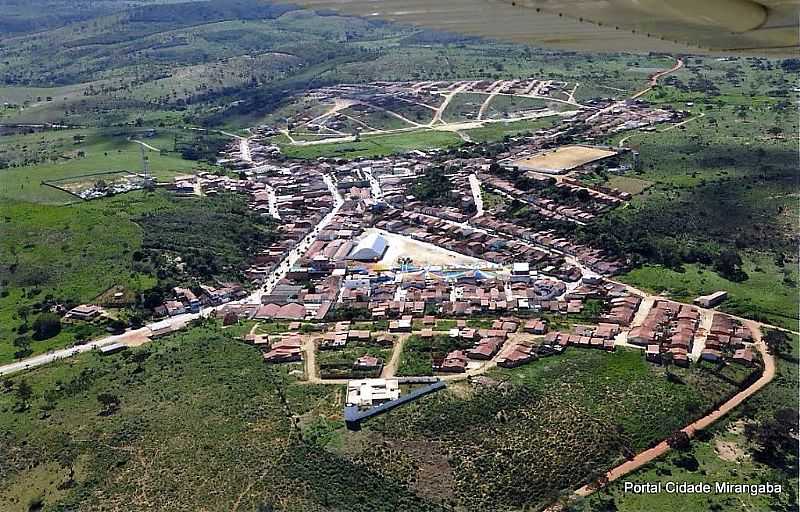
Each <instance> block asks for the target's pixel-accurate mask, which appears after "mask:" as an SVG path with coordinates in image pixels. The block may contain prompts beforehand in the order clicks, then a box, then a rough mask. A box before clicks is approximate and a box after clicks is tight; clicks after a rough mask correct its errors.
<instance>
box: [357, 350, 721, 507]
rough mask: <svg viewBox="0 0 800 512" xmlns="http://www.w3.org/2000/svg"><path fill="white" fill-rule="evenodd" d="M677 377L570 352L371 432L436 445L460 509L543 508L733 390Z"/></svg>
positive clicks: (394, 417) (395, 416)
mask: <svg viewBox="0 0 800 512" xmlns="http://www.w3.org/2000/svg"><path fill="white" fill-rule="evenodd" d="M677 371H678V372H679V373H680V375H679V378H678V379H674V380H668V379H666V378H665V377H664V372H663V371H662V370H659V369H655V368H653V367H651V366H650V365H648V364H647V363H645V362H644V361H643V360H642V357H641V354H640V353H638V352H628V351H620V352H617V353H613V354H606V353H601V352H597V351H580V350H572V351H568V352H567V353H566V354H564V355H563V356H559V357H554V358H548V359H544V360H541V361H538V362H536V363H533V364H530V365H528V366H526V367H523V368H520V369H518V370H502V371H495V372H494V373H491V374H490V375H489V376H490V377H491V378H493V379H495V381H496V382H495V385H494V386H489V387H478V388H477V389H475V390H474V391H472V392H470V393H467V396H464V394H463V393H462V392H458V393H456V392H454V393H439V394H437V395H434V396H431V397H430V398H425V399H424V400H421V401H419V402H416V403H414V404H411V405H409V406H406V407H404V408H402V409H400V410H398V411H396V412H393V413H392V414H391V415H389V416H386V417H385V418H383V419H378V420H375V421H374V422H371V423H369V428H370V429H372V430H377V431H378V432H381V433H382V434H384V435H386V436H387V437H389V438H396V437H399V438H400V439H402V440H404V443H406V444H409V445H413V444H414V442H416V441H421V440H423V439H424V440H426V442H429V443H430V442H431V441H433V442H434V446H435V445H439V446H441V448H440V449H439V451H438V453H439V454H440V455H439V456H440V457H446V460H448V461H449V463H450V464H449V469H448V472H451V473H452V476H453V479H454V483H453V489H451V492H452V493H454V495H455V496H456V497H457V500H458V501H460V502H461V503H463V504H464V505H465V506H466V505H468V506H469V507H472V508H491V509H493V510H505V509H509V508H513V509H518V508H522V507H525V506H530V505H537V504H538V505H542V504H546V503H549V502H552V501H554V500H555V499H556V498H557V497H558V495H559V494H560V492H561V491H562V489H565V488H570V487H572V486H574V485H575V484H576V483H577V482H578V481H582V480H588V479H590V478H591V477H592V476H593V475H596V474H598V472H599V471H601V470H604V469H606V468H608V467H609V466H610V465H612V464H614V463H615V462H619V461H620V460H621V459H622V458H624V457H627V456H629V455H631V454H632V453H635V452H638V451H640V450H642V449H644V448H647V447H648V446H649V445H651V444H652V443H654V442H655V441H657V440H660V439H663V438H664V437H666V436H667V435H669V434H670V433H671V432H673V431H674V430H676V429H678V428H680V427H682V426H683V425H685V424H686V423H688V421H689V420H690V419H692V418H695V417H698V416H699V415H701V414H702V412H703V411H705V410H707V409H709V408H710V407H712V406H713V405H714V404H716V403H717V402H718V401H719V400H720V399H721V398H722V397H724V396H726V395H727V394H729V393H730V392H731V391H733V389H734V388H733V386H731V385H730V384H729V383H727V382H724V381H722V380H720V379H718V378H716V377H714V376H713V375H710V374H703V373H701V372H700V371H699V370H695V369H692V370H682V369H677ZM503 381H505V383H504V384H501V382H503ZM645 404H647V405H645ZM654 404H658V406H656V407H654ZM445 454H448V455H445ZM530 461H536V465H535V466H531V464H530ZM386 466H389V467H391V463H390V462H387V463H386Z"/></svg>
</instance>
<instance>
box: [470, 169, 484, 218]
mask: <svg viewBox="0 0 800 512" xmlns="http://www.w3.org/2000/svg"><path fill="white" fill-rule="evenodd" d="M469 188H470V189H471V190H472V199H473V201H475V209H476V210H477V212H476V213H475V216H474V217H480V216H482V215H483V196H482V195H481V182H480V181H479V180H478V176H477V175H475V173H473V174H470V175H469Z"/></svg>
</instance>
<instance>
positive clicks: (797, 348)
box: [570, 336, 800, 512]
mask: <svg viewBox="0 0 800 512" xmlns="http://www.w3.org/2000/svg"><path fill="white" fill-rule="evenodd" d="M799 341H800V340H798V337H797V336H793V338H792V344H791V350H790V351H789V352H788V353H787V354H786V355H784V356H781V357H779V358H778V371H777V375H776V377H775V379H774V380H773V381H772V382H770V383H769V384H768V385H767V386H766V387H765V388H764V389H763V390H761V391H760V392H759V393H758V394H756V395H755V396H754V397H752V398H750V399H749V400H748V401H747V402H745V403H744V404H743V405H742V406H741V407H739V408H737V409H736V410H734V411H733V412H732V413H731V415H729V416H728V417H726V418H724V419H723V420H722V421H721V422H719V423H718V424H716V425H714V426H712V427H711V429H710V430H709V431H708V432H707V433H701V435H700V436H698V438H696V439H695V440H694V441H693V442H692V446H691V448H690V449H689V450H687V451H683V452H672V453H670V454H669V455H667V456H666V457H665V458H663V459H660V460H657V461H654V462H652V463H650V464H648V465H647V466H645V467H644V468H642V469H641V470H639V471H637V472H635V473H633V474H631V475H629V476H628V477H626V478H625V479H623V480H620V481H618V482H615V483H614V484H612V485H611V486H609V487H608V488H607V489H604V490H603V491H602V492H599V493H597V494H595V495H593V496H592V497H590V498H588V499H586V500H583V501H581V502H579V503H577V504H576V505H575V506H573V507H571V508H570V511H571V512H589V511H595V510H618V511H620V512H638V511H640V510H658V511H659V512H660V511H664V512H673V511H674V512H679V511H687V510H692V511H694V510H714V511H718V512H738V511H740V510H792V507H793V506H796V502H797V501H796V500H797V495H798V479H797V472H796V470H792V468H780V467H771V466H770V465H769V464H765V463H763V462H760V461H758V460H756V459H755V458H754V456H753V455H754V453H753V452H754V450H756V449H757V446H756V445H755V444H754V443H753V442H752V440H751V439H749V437H748V436H747V434H746V429H745V426H746V425H748V424H753V423H754V422H763V421H765V420H769V419H772V418H773V417H774V415H775V413H776V411H778V410H781V409H785V408H786V407H789V406H791V407H796V403H797V395H798V392H799V391H800V390H799V389H798V366H797V357H798V355H800V343H799ZM774 462H775V463H777V461H774ZM775 465H776V464H773V466H775ZM787 469H788V471H786V470H787ZM625 481H634V482H661V483H666V482H711V483H712V485H713V483H714V482H732V483H751V484H752V483H757V482H770V483H773V484H780V485H781V486H782V487H783V491H782V493H781V494H780V495H757V496H752V495H750V494H737V495H724V494H723V495H714V494H711V495H708V494H667V493H660V494H646V495H636V494H632V493H625V492H624V487H623V486H624V482H625Z"/></svg>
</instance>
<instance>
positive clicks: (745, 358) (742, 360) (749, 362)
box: [731, 347, 753, 366]
mask: <svg viewBox="0 0 800 512" xmlns="http://www.w3.org/2000/svg"><path fill="white" fill-rule="evenodd" d="M731 361H733V362H734V363H737V364H741V365H743V366H753V351H752V349H750V347H746V348H740V349H739V350H737V351H736V352H734V353H733V357H732V358H731Z"/></svg>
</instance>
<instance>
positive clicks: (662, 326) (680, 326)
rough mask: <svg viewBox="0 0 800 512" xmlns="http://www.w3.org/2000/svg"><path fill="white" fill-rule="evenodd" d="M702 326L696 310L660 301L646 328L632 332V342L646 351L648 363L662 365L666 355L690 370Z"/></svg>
mask: <svg viewBox="0 0 800 512" xmlns="http://www.w3.org/2000/svg"><path fill="white" fill-rule="evenodd" d="M699 323H700V311H699V310H698V309H697V308H696V307H694V306H689V305H687V304H678V303H675V302H671V301H667V300H657V301H655V302H654V304H653V307H652V308H651V309H650V311H649V312H648V313H647V317H645V319H644V321H643V322H642V324H641V325H638V326H636V327H634V328H633V329H631V330H630V332H629V333H628V342H629V343H631V344H633V345H640V346H644V347H646V351H645V357H646V358H647V360H648V361H653V362H661V361H662V359H663V358H664V354H665V353H666V354H668V356H669V357H670V358H671V361H672V362H673V363H674V364H676V365H678V366H688V365H689V362H690V360H689V354H690V353H691V351H692V348H693V346H694V338H695V334H696V333H697V328H698V326H699Z"/></svg>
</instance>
